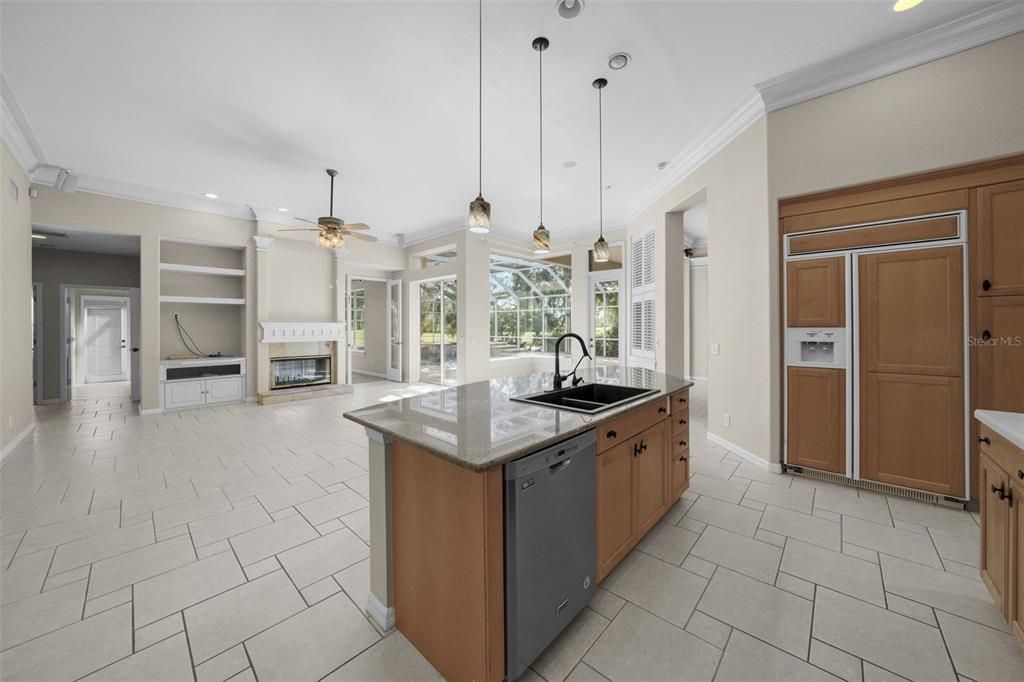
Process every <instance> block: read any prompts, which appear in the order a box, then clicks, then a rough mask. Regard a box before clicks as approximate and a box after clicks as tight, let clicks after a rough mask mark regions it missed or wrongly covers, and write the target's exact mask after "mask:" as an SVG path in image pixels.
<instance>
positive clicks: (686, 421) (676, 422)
mask: <svg viewBox="0 0 1024 682" xmlns="http://www.w3.org/2000/svg"><path fill="white" fill-rule="evenodd" d="M669 419H671V420H672V433H673V434H676V433H682V432H683V431H689V430H690V413H689V412H688V411H685V412H677V411H673V412H672V416H671V417H669Z"/></svg>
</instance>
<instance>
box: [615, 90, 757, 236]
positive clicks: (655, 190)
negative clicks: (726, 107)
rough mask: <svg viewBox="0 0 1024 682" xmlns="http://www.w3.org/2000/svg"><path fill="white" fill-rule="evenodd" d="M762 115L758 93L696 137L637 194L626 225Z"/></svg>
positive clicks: (750, 96)
mask: <svg viewBox="0 0 1024 682" xmlns="http://www.w3.org/2000/svg"><path fill="white" fill-rule="evenodd" d="M764 113H765V110H764V102H763V101H762V100H761V95H760V94H759V93H756V92H755V93H753V94H752V95H749V96H748V97H747V98H746V99H745V100H743V102H742V103H741V104H740V105H739V106H738V107H736V108H735V109H733V110H732V111H731V112H730V113H729V115H728V116H726V117H725V118H724V119H723V120H722V121H721V122H720V123H718V124H717V125H715V126H712V127H711V128H709V129H708V130H706V131H705V132H704V133H702V134H700V135H698V136H696V138H694V141H693V142H692V143H691V144H690V145H688V146H687V147H686V148H685V149H684V150H683V151H682V152H680V153H679V154H678V155H677V156H676V157H675V158H674V159H672V161H670V162H669V164H668V166H666V167H665V168H664V170H661V171H660V172H659V173H658V175H657V177H656V178H655V179H654V180H653V181H652V182H651V183H650V184H649V185H648V186H647V187H646V188H645V189H644V190H643V192H641V193H640V195H639V197H637V199H636V200H635V201H634V203H633V206H632V209H631V211H630V215H629V222H632V221H633V220H635V219H636V218H637V217H638V216H639V215H640V213H641V212H643V210H644V209H646V208H647V207H648V206H650V205H651V204H653V203H654V202H655V200H657V199H658V198H659V197H661V196H662V195H663V194H665V193H666V192H668V191H669V190H670V189H672V188H673V187H675V186H676V185H677V184H678V183H679V182H680V181H681V180H682V179H683V178H685V177H686V176H687V175H689V174H690V173H692V172H693V171H694V170H696V169H697V168H698V167H699V166H700V165H701V164H702V163H704V162H705V161H707V160H708V159H710V158H711V157H712V156H714V155H715V154H717V153H718V152H719V151H721V149H722V148H723V147H725V146H726V145H727V144H729V143H730V142H732V141H733V140H734V139H735V138H736V136H737V135H739V134H740V133H742V132H743V131H744V130H746V129H747V128H748V127H750V125H751V124H752V123H754V122H755V121H756V120H758V119H759V118H761V117H762V116H763V115H764Z"/></svg>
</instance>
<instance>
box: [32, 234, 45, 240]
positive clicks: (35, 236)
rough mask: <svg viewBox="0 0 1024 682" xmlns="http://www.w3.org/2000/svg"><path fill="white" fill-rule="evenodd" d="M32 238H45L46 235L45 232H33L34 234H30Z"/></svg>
mask: <svg viewBox="0 0 1024 682" xmlns="http://www.w3.org/2000/svg"><path fill="white" fill-rule="evenodd" d="M32 239H46V235H45V234H34V235H32Z"/></svg>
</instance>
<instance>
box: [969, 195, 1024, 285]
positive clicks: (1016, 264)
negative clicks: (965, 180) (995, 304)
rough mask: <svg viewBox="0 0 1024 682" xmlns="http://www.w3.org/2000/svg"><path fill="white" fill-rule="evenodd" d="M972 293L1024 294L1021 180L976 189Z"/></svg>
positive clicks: (1023, 230) (1023, 215)
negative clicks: (975, 241)
mask: <svg viewBox="0 0 1024 682" xmlns="http://www.w3.org/2000/svg"><path fill="white" fill-rule="evenodd" d="M977 205H978V222H977V226H978V257H977V261H976V262H977V266H978V267H977V275H976V277H975V279H976V281H975V291H976V292H977V293H978V295H980V296H1002V295H1006V294H1024V180H1020V181H1016V182H1005V183H1003V184H1000V185H990V186H988V187H979V188H978V190H977Z"/></svg>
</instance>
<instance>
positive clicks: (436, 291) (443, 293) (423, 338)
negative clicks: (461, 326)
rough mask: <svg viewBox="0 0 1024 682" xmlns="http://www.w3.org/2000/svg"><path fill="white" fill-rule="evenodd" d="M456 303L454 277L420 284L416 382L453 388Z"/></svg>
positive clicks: (456, 327)
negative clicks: (417, 378)
mask: <svg viewBox="0 0 1024 682" xmlns="http://www.w3.org/2000/svg"><path fill="white" fill-rule="evenodd" d="M457 303H458V298H457V292H456V280H455V278H454V277H452V278H448V279H437V280H433V281H430V282H421V283H420V381H427V382H430V383H434V384H443V385H446V386H454V385H455V382H456V377H457V366H458V358H459V356H458V345H457V336H458V313H457V312H456V309H457Z"/></svg>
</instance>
